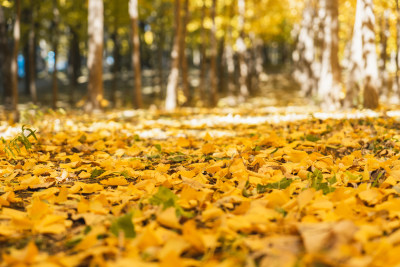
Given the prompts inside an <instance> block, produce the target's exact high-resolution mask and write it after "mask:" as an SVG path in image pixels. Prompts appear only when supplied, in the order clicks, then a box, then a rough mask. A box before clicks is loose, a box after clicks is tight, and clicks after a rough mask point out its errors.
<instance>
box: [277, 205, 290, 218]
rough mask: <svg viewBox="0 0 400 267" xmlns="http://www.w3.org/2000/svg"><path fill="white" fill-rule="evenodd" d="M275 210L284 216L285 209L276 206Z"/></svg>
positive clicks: (285, 213)
mask: <svg viewBox="0 0 400 267" xmlns="http://www.w3.org/2000/svg"><path fill="white" fill-rule="evenodd" d="M275 210H276V211H277V212H279V213H280V214H282V215H283V217H285V216H286V215H287V211H286V210H285V209H283V208H281V207H276V208H275Z"/></svg>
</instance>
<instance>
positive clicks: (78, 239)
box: [65, 237, 82, 248]
mask: <svg viewBox="0 0 400 267" xmlns="http://www.w3.org/2000/svg"><path fill="white" fill-rule="evenodd" d="M81 241H82V237H76V238H73V239H71V240H68V241H67V242H65V246H66V247H67V248H72V247H75V246H76V245H77V244H79V243H80V242H81Z"/></svg>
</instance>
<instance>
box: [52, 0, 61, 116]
mask: <svg viewBox="0 0 400 267" xmlns="http://www.w3.org/2000/svg"><path fill="white" fill-rule="evenodd" d="M59 15H60V14H59V10H58V0H54V1H53V22H52V23H53V25H52V30H53V33H52V46H53V52H54V69H53V74H52V91H53V99H52V106H53V109H56V108H57V100H58V79H57V56H58V24H59Z"/></svg>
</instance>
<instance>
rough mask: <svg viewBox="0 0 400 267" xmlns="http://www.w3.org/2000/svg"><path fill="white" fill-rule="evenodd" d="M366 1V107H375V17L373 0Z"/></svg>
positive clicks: (376, 100)
mask: <svg viewBox="0 0 400 267" xmlns="http://www.w3.org/2000/svg"><path fill="white" fill-rule="evenodd" d="M363 1H364V16H363V23H362V42H363V60H364V71H365V75H364V81H365V84H364V108H370V109H375V108H377V107H378V105H379V96H378V84H377V81H378V61H377V56H376V45H375V32H374V25H375V17H374V13H373V2H372V0H363Z"/></svg>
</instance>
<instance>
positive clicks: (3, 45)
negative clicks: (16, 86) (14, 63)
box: [0, 5, 12, 107]
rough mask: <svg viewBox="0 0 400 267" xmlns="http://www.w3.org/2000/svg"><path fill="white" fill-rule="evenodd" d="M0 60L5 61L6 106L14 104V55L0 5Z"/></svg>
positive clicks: (4, 85) (2, 67)
mask: <svg viewBox="0 0 400 267" xmlns="http://www.w3.org/2000/svg"><path fill="white" fill-rule="evenodd" d="M0 60H1V62H3V64H1V71H2V76H3V79H2V82H3V88H4V105H5V106H6V107H11V106H12V79H11V68H10V66H11V60H12V55H11V53H10V48H9V44H8V38H7V28H6V20H5V17H4V11H3V8H2V6H1V5H0Z"/></svg>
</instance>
